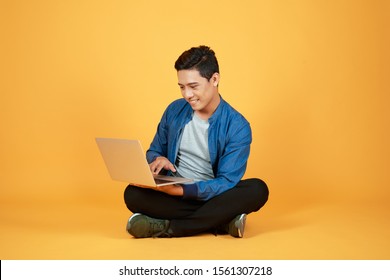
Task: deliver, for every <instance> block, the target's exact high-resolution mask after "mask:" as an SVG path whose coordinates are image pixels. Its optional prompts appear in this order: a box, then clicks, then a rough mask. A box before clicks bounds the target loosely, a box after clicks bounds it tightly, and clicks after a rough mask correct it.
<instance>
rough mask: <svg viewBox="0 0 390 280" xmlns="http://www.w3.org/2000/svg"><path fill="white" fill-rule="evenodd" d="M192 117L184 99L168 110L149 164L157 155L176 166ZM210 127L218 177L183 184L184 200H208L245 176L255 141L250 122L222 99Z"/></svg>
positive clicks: (215, 169)
mask: <svg viewBox="0 0 390 280" xmlns="http://www.w3.org/2000/svg"><path fill="white" fill-rule="evenodd" d="M192 114H193V110H192V108H191V106H190V104H188V102H187V101H186V100H185V99H183V98H182V99H178V100H176V101H174V102H172V103H171V104H170V105H169V106H168V107H167V109H166V110H165V112H164V114H163V116H162V118H161V121H160V123H159V125H158V128H157V132H156V135H155V136H154V139H153V141H152V143H151V145H150V148H149V150H148V151H147V152H146V158H147V160H148V162H149V163H151V162H153V161H154V160H155V159H156V158H157V157H158V156H164V157H166V158H168V160H169V161H170V162H171V163H175V161H176V156H177V154H178V150H179V146H180V139H181V135H182V133H183V129H184V126H185V125H186V124H187V123H188V122H189V121H190V120H191V118H192ZM209 124H210V125H209V130H208V145H209V152H210V160H211V165H212V167H213V173H214V177H215V178H214V179H212V180H207V181H197V182H194V183H189V184H183V185H182V186H183V190H184V196H183V198H184V199H198V200H208V199H210V198H212V197H214V196H216V195H218V194H221V193H222V192H224V191H226V190H228V189H230V188H233V187H234V186H236V185H237V183H238V182H239V181H240V180H241V178H242V177H243V176H244V173H245V170H246V166H247V161H248V157H249V151H250V144H251V142H252V132H251V128H250V125H249V122H248V121H247V120H246V119H245V118H244V117H243V116H242V115H241V114H240V113H239V112H237V111H236V110H235V109H234V108H233V107H231V106H230V105H229V104H228V103H227V102H226V101H224V100H223V99H222V97H221V102H220V104H219V105H218V107H217V109H216V111H215V112H214V114H213V115H212V116H211V117H210V118H209Z"/></svg>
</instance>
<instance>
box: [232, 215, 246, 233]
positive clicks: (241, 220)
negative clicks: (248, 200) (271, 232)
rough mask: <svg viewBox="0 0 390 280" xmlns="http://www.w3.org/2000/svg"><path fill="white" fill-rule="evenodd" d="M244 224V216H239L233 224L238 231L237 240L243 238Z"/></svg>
mask: <svg viewBox="0 0 390 280" xmlns="http://www.w3.org/2000/svg"><path fill="white" fill-rule="evenodd" d="M245 223H246V214H241V215H240V217H239V218H238V220H237V221H236V222H235V223H234V224H235V225H236V227H237V230H238V236H237V237H239V238H242V237H243V236H244V230H245Z"/></svg>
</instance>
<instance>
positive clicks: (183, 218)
mask: <svg viewBox="0 0 390 280" xmlns="http://www.w3.org/2000/svg"><path fill="white" fill-rule="evenodd" d="M175 69H176V70H177V77H178V84H179V87H180V90H181V94H182V96H183V98H181V99H179V100H176V101H174V102H172V103H171V104H170V105H169V106H168V108H167V109H166V111H165V112H164V114H163V116H162V119H161V121H160V123H159V125H158V128H157V132H156V135H155V137H154V139H153V141H152V143H151V145H150V148H149V150H148V151H147V153H146V157H147V160H148V162H149V165H150V169H151V171H152V172H153V173H155V174H159V173H160V172H164V173H169V174H170V175H173V176H180V177H186V178H191V179H193V182H191V183H188V184H180V185H168V186H164V187H159V188H155V189H149V188H142V187H140V186H133V185H129V186H128V187H127V188H126V190H125V193H124V199H125V203H126V205H127V207H128V209H129V210H130V211H131V212H133V213H134V214H133V215H132V216H131V217H130V218H129V221H128V223H127V231H128V232H129V233H130V234H131V235H133V236H134V237H136V238H143V237H181V236H190V235H195V234H198V233H202V232H208V231H214V232H225V233H229V234H230V235H232V236H234V237H242V236H243V234H244V228H245V222H246V215H247V214H249V213H251V212H255V211H258V210H259V209H260V208H261V207H262V206H263V205H264V204H265V203H266V202H267V200H268V188H267V185H266V184H265V183H264V182H263V181H261V180H260V179H246V180H241V179H242V177H243V175H244V173H245V170H246V166H247V160H248V157H249V150H250V144H251V142H252V133H251V128H250V125H249V123H248V122H247V120H246V119H245V118H244V117H243V116H242V115H241V114H240V113H238V112H237V111H236V110H235V109H233V108H232V107H231V106H230V105H229V104H228V103H227V102H226V101H225V100H224V99H223V98H222V97H221V95H220V93H219V91H218V83H219V80H220V74H219V66H218V61H217V58H216V56H215V53H214V51H213V50H211V49H210V48H209V47H206V46H199V47H194V48H191V49H189V50H187V51H185V52H184V53H183V54H182V55H180V57H179V58H178V59H177V61H176V63H175Z"/></svg>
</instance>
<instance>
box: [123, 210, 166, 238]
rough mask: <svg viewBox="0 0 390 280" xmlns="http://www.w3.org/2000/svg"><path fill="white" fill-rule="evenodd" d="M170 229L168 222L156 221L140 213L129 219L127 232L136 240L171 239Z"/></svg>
mask: <svg viewBox="0 0 390 280" xmlns="http://www.w3.org/2000/svg"><path fill="white" fill-rule="evenodd" d="M168 227H169V221H168V220H160V219H154V218H151V217H148V216H146V215H143V214H140V213H135V214H133V215H131V217H130V218H129V221H128V222H127V226H126V230H127V232H128V233H129V234H131V235H132V236H134V237H136V238H145V237H169V236H170V235H169V234H168Z"/></svg>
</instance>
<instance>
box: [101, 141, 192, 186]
mask: <svg viewBox="0 0 390 280" xmlns="http://www.w3.org/2000/svg"><path fill="white" fill-rule="evenodd" d="M96 143H97V145H98V147H99V150H100V153H101V155H102V157H103V160H104V163H105V164H106V167H107V170H108V173H109V174H110V176H111V178H112V179H113V180H115V181H121V182H126V183H129V184H134V185H143V186H149V187H159V186H165V185H172V184H179V183H185V182H191V181H192V180H191V179H186V178H181V177H173V176H164V175H153V173H152V172H151V170H150V168H149V164H148V162H147V161H146V157H145V153H144V151H143V149H142V146H141V143H140V141H139V140H127V139H114V138H96Z"/></svg>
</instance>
